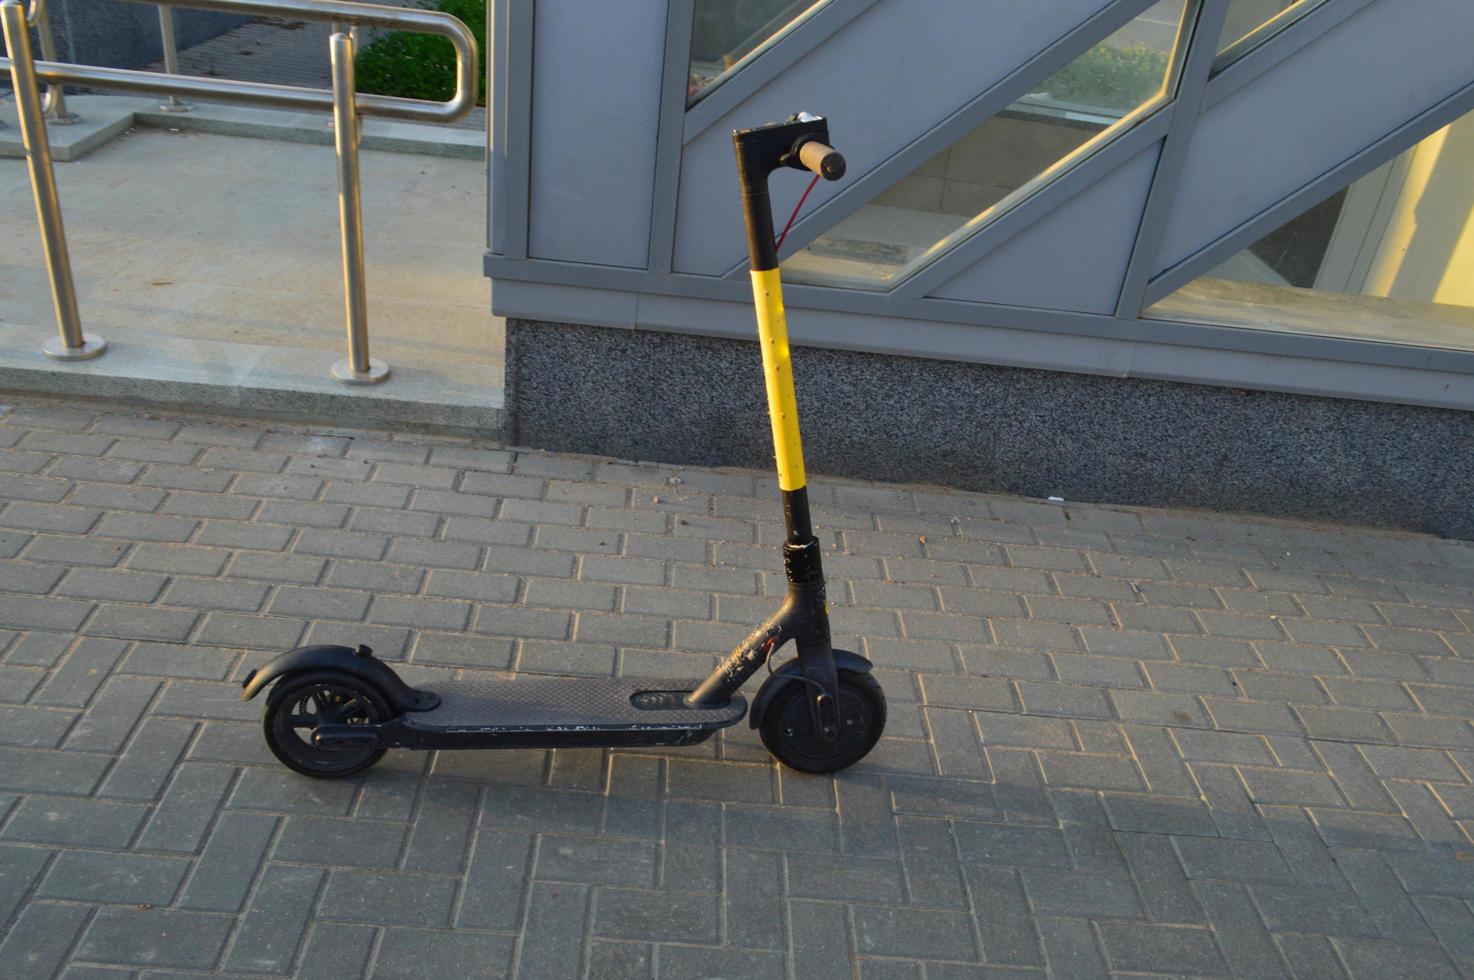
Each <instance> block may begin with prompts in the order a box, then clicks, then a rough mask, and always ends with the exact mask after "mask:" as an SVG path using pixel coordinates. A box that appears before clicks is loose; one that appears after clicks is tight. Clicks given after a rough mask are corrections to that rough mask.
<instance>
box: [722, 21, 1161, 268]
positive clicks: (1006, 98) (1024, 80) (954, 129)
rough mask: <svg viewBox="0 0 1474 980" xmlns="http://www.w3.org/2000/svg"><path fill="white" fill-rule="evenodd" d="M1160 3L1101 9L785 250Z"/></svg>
mask: <svg viewBox="0 0 1474 980" xmlns="http://www.w3.org/2000/svg"><path fill="white" fill-rule="evenodd" d="M1154 2H1155V0H1113V2H1112V3H1110V4H1108V5H1106V6H1105V7H1102V8H1101V9H1100V10H1098V11H1096V12H1095V13H1094V14H1092V15H1091V16H1090V17H1088V18H1087V19H1086V20H1085V21H1083V22H1082V23H1081V24H1080V25H1079V26H1077V27H1076V28H1074V29H1073V30H1071V31H1070V32H1069V33H1067V34H1065V35H1064V36H1063V37H1061V38H1060V39H1059V40H1057V41H1055V42H1054V43H1053V44H1051V45H1049V47H1047V48H1045V49H1044V50H1043V51H1040V52H1039V53H1038V54H1036V55H1035V56H1034V57H1032V58H1030V59H1029V60H1028V61H1026V62H1024V63H1023V64H1022V65H1020V66H1019V67H1017V68H1015V69H1014V70H1013V71H1011V72H1009V73H1008V74H1007V75H1005V76H1003V77H1002V78H1000V79H999V80H998V81H997V82H994V83H993V84H992V85H990V86H989V87H988V88H987V89H986V90H984V91H983V92H982V93H980V94H979V95H977V96H976V97H974V98H973V99H972V100H971V101H970V102H968V103H967V104H966V105H964V106H962V108H960V109H958V110H957V111H956V112H954V113H952V114H951V115H950V116H948V117H947V118H946V119H944V120H942V121H941V122H940V123H938V124H937V125H935V126H933V127H932V128H931V129H930V130H928V131H927V132H925V133H923V134H922V135H921V136H919V137H917V138H916V139H915V140H913V141H912V142H911V143H910V144H909V145H908V146H906V147H905V148H904V149H902V150H900V151H898V152H897V153H895V154H894V155H893V156H891V158H890V159H889V160H887V161H885V162H884V163H882V164H881V165H880V166H878V167H876V168H875V169H873V170H871V171H870V172H869V173H867V174H865V175H864V176H863V177H861V178H860V179H858V180H856V181H855V182H854V183H852V184H850V185H849V186H848V187H846V188H845V189H844V190H842V191H840V192H839V193H838V194H836V195H834V197H832V198H830V199H829V200H827V201H825V202H824V203H823V204H821V205H819V206H818V207H817V208H815V209H814V210H813V211H812V212H810V213H809V214H808V215H806V216H804V217H803V218H801V219H800V220H799V221H798V223H797V224H795V225H794V226H793V228H792V229H790V231H789V233H788V242H787V243H785V248H787V247H789V243H791V247H792V248H793V249H794V250H797V249H801V248H804V247H805V246H807V245H808V244H809V243H810V242H812V241H813V240H814V239H816V238H818V237H819V236H820V235H822V234H824V233H825V232H826V231H828V230H829V229H831V228H833V227H834V226H835V225H837V224H839V223H840V222H841V221H843V220H844V219H845V218H848V217H849V216H850V215H851V214H854V213H855V212H856V211H858V210H859V209H860V208H861V207H863V206H864V205H866V204H868V203H869V202H870V201H872V200H873V199H874V198H875V197H877V196H878V195H879V194H881V193H882V192H884V191H885V190H886V189H888V188H889V187H891V186H892V185H893V184H895V183H896V182H897V181H899V180H900V179H901V178H902V177H905V176H906V175H907V174H909V173H911V171H913V170H915V169H916V168H917V167H919V166H921V165H922V164H923V163H925V162H926V161H928V160H930V159H931V158H932V157H934V156H936V155H937V154H938V153H940V152H941V151H942V150H944V149H946V148H947V147H949V146H951V145H952V144H953V143H955V142H957V141H958V140H960V139H961V138H962V137H964V136H966V135H967V134H968V133H970V132H972V131H973V130H974V129H976V128H977V127H979V126H981V125H982V124H983V122H984V121H986V120H987V119H988V118H989V117H991V116H994V115H996V114H997V113H999V112H1001V111H1002V110H1003V109H1005V108H1007V107H1008V106H1009V105H1011V104H1012V103H1013V102H1014V101H1015V100H1017V99H1018V98H1019V97H1020V96H1022V95H1025V94H1027V93H1028V91H1029V90H1030V88H1032V87H1033V86H1034V85H1035V84H1036V83H1038V82H1040V81H1042V80H1044V79H1046V78H1048V77H1049V76H1050V75H1053V74H1054V73H1055V72H1057V71H1059V70H1060V69H1061V68H1063V67H1064V66H1065V65H1067V64H1069V63H1070V62H1072V61H1074V60H1075V59H1076V58H1078V57H1080V55H1082V54H1084V53H1085V52H1086V51H1088V50H1090V48H1091V47H1093V46H1094V45H1096V44H1097V43H1099V42H1100V41H1101V40H1102V39H1104V38H1106V37H1109V36H1110V35H1111V34H1113V33H1115V32H1116V31H1117V30H1119V29H1120V28H1121V27H1123V26H1125V25H1126V24H1128V23H1130V22H1131V21H1132V20H1133V19H1134V18H1135V17H1136V16H1137V15H1138V14H1140V13H1141V12H1142V11H1144V10H1146V9H1147V8H1148V7H1150V6H1151V5H1152V4H1153V3H1154ZM744 268H745V260H744V261H741V262H737V263H734V264H733V266H732V267H731V268H730V269H729V270H728V271H727V273H726V275H729V276H731V275H738V274H741V273H742V270H743V269H744Z"/></svg>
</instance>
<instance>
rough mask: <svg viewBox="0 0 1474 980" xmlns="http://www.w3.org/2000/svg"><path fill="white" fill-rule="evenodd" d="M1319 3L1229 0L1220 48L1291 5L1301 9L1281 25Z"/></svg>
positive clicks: (1313, 0) (1295, 0)
mask: <svg viewBox="0 0 1474 980" xmlns="http://www.w3.org/2000/svg"><path fill="white" fill-rule="evenodd" d="M1318 3H1320V0H1229V3H1228V19H1227V20H1225V21H1224V22H1223V33H1222V34H1220V35H1219V36H1218V50H1219V51H1220V52H1222V51H1225V50H1227V49H1228V48H1229V47H1231V46H1233V45H1235V44H1237V43H1238V42H1240V41H1242V40H1243V39H1244V38H1246V37H1248V36H1249V35H1250V34H1253V33H1254V32H1255V31H1257V30H1259V28H1261V27H1263V26H1264V25H1266V24H1268V23H1269V22H1270V21H1272V20H1274V19H1275V18H1276V17H1278V16H1279V15H1280V14H1282V13H1284V12H1285V11H1286V10H1289V9H1290V8H1291V7H1298V8H1300V9H1299V10H1297V11H1296V12H1295V13H1294V14H1293V15H1292V16H1291V17H1287V18H1286V19H1285V21H1284V23H1282V24H1281V25H1280V26H1284V24H1287V23H1289V21H1290V20H1291V19H1294V18H1298V17H1299V15H1300V14H1303V13H1305V12H1306V11H1308V10H1309V9H1310V8H1311V7H1314V6H1316V5H1317V4H1318ZM1238 53H1239V54H1242V53H1243V52H1238Z"/></svg>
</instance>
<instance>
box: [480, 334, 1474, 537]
mask: <svg viewBox="0 0 1474 980" xmlns="http://www.w3.org/2000/svg"><path fill="white" fill-rule="evenodd" d="M794 376H795V378H796V379H797V382H798V401H799V410H800V414H801V416H802V420H803V434H804V450H805V455H806V458H807V460H808V464H809V470H810V472H811V473H828V474H833V475H838V476H847V477H855V478H861V479H876V480H891V481H908V482H916V483H937V484H943V485H946V486H952V487H959V488H965V489H968V490H984V491H1003V492H1010V493H1017V494H1023V495H1025V496H1031V497H1047V496H1060V497H1064V498H1066V499H1067V500H1081V501H1096V502H1111V503H1122V504H1145V505H1157V506H1178V507H1201V508H1209V509H1214V510H1222V511H1249V512H1257V513H1263V514H1273V515H1280V516H1287V517H1306V518H1315V519H1324V520H1332V521H1338V522H1345V523H1354V524H1370V525H1378V526H1384V527H1398V528H1406V529H1410V530H1419V531H1428V532H1433V533H1437V534H1442V535H1446V536H1449V537H1460V538H1474V417H1471V416H1470V415H1469V414H1466V413H1463V412H1456V411H1447V410H1439V409H1428V408H1417V407H1411V406H1402V405H1387V404H1380V403H1376V402H1362V401H1352V400H1347V399H1333V398H1316V397H1309V396H1302V395H1290V394H1281V393H1276V392H1264V391H1248V390H1243V389H1235V388H1216V387H1210V386H1205V385H1190V384H1178V383H1173V382H1162V381H1145V380H1136V379H1120V378H1106V377H1097V376H1093V375H1083V374H1067V373H1062V372H1052V371H1034V370H1024V369H1017V368H1002V367H992V366H988V365H981V364H962V363H957V362H953V361H935V360H925V359H921V358H907V357H892V356H884V355H877V354H865V353H857V352H853V351H837V350H824V349H818V348H798V349H795V351H794ZM507 412H508V416H509V425H510V426H511V429H512V434H513V439H514V441H515V442H516V443H517V444H518V445H523V446H531V447H538V448H546V449H555V450H567V451H573V452H589V453H604V454H611V455H617V456H623V457H627V458H634V459H645V460H658V461H661V462H670V463H688V464H695V465H739V466H766V465H771V462H772V443H771V437H770V434H769V430H768V422H767V417H766V413H765V409H764V402H763V381H762V369H761V365H760V362H759V354H758V347H757V342H756V341H755V340H754V341H752V342H746V341H735V340H723V339H712V338H707V337H697V336H691V335H688V334H672V333H656V332H650V331H641V330H633V331H632V330H612V329H606V328H602V327H589V326H580V325H572V324H558V323H546V322H541V321H527V320H516V319H509V320H508V321H507Z"/></svg>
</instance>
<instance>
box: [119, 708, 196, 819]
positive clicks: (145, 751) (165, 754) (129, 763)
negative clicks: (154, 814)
mask: <svg viewBox="0 0 1474 980" xmlns="http://www.w3.org/2000/svg"><path fill="white" fill-rule="evenodd" d="M193 735H195V724H193V722H187V721H174V719H168V718H146V719H144V721H143V724H142V725H140V727H139V731H137V734H136V735H134V737H133V741H130V743H128V749H127V752H125V753H124V756H122V757H121V759H119V760H118V765H115V766H113V768H112V771H111V772H109V774H108V778H106V780H105V781H103V784H102V787H100V788H99V790H97V794H99V796H105V797H112V799H124V800H153V799H156V797H158V794H159V791H161V790H162V788H164V785H165V783H168V778H170V774H171V772H172V769H174V765H175V763H177V762H178V759H180V756H181V755H183V753H184V746H186V744H187V743H189V740H190V738H192V737H193Z"/></svg>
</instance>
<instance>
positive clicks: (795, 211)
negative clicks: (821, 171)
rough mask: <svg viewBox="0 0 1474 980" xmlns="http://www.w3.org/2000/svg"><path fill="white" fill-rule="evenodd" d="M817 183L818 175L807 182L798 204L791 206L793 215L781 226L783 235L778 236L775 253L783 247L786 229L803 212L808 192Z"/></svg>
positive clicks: (774, 247)
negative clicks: (807, 184)
mask: <svg viewBox="0 0 1474 980" xmlns="http://www.w3.org/2000/svg"><path fill="white" fill-rule="evenodd" d="M818 182H819V175H818V174H814V179H813V180H811V181H809V186H808V187H805V188H804V192H803V194H802V195H800V196H799V199H798V203H797V204H795V205H794V206H793V213H792V214H790V215H789V216H788V224H786V225H784V226H783V234H781V235H779V236H778V241H777V243H776V244H775V245H774V246H773V251H775V252H776V251H778V250H779V249H781V248H782V247H783V239H785V238H787V237H788V229H790V228H792V227H793V220H794V219H795V218H797V217H798V213H799V211H801V210H803V206H804V202H805V201H807V200H808V199H809V191H811V190H813V189H814V185H815V184H817V183H818Z"/></svg>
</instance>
